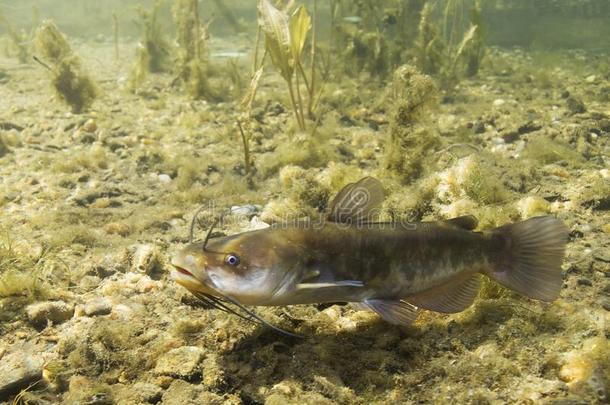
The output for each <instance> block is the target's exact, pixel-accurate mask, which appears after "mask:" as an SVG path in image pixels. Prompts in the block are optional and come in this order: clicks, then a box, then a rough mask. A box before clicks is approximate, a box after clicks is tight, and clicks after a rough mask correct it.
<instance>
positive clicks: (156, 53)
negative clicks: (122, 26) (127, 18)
mask: <svg viewBox="0 0 610 405" xmlns="http://www.w3.org/2000/svg"><path fill="white" fill-rule="evenodd" d="M162 5H163V0H156V1H155V4H154V5H153V7H152V8H151V9H150V10H145V9H143V8H141V7H140V8H138V14H139V18H140V19H139V21H137V24H138V26H139V27H140V30H141V31H142V38H141V40H140V42H139V43H138V46H137V48H136V60H135V62H134V64H133V66H132V68H131V72H130V74H129V80H128V88H129V89H130V90H131V91H136V90H137V89H138V88H139V87H140V86H141V85H142V84H143V82H144V80H146V76H147V75H148V72H151V73H158V72H165V71H166V70H167V69H168V66H169V65H170V46H169V42H168V41H167V39H166V38H165V35H164V34H163V30H162V28H161V24H160V23H159V10H160V9H161V6H162Z"/></svg>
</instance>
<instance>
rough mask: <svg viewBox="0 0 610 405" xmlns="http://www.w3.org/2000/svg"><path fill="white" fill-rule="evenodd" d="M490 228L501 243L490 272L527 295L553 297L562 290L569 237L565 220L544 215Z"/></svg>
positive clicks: (538, 298) (506, 284)
mask: <svg viewBox="0 0 610 405" xmlns="http://www.w3.org/2000/svg"><path fill="white" fill-rule="evenodd" d="M492 232H493V233H494V239H496V238H497V240H498V241H499V243H500V252H498V253H499V254H498V256H497V261H496V263H495V265H494V268H493V269H492V271H491V273H490V274H489V276H490V277H491V278H493V279H494V280H496V281H497V282H499V283H500V284H502V285H504V286H505V287H508V288H510V289H512V290H515V291H517V292H519V293H521V294H523V295H526V296H528V297H530V298H534V299H537V300H541V301H548V302H550V301H553V300H555V299H556V298H557V297H558V296H559V292H560V290H561V284H562V274H561V263H562V262H563V256H564V252H565V244H566V242H567V240H568V228H567V227H566V226H565V225H564V223H563V222H562V221H560V220H558V219H556V218H554V217H551V216H543V217H535V218H530V219H528V220H526V221H523V222H518V223H516V224H510V225H504V226H501V227H499V228H496V229H495V230H493V231H492ZM496 246H498V245H496Z"/></svg>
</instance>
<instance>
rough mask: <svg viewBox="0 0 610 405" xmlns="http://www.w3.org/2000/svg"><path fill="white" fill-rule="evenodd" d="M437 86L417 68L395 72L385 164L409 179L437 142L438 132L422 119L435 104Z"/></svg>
mask: <svg viewBox="0 0 610 405" xmlns="http://www.w3.org/2000/svg"><path fill="white" fill-rule="evenodd" d="M436 94H437V87H436V85H435V83H434V82H433V80H432V79H431V78H430V77H429V76H426V75H422V74H421V73H419V72H418V71H417V69H416V68H414V67H413V66H410V65H404V66H402V67H400V68H398V69H397V70H396V71H395V72H394V79H393V81H392V87H391V95H390V97H389V98H388V103H389V104H390V105H391V106H392V107H391V108H392V112H391V118H390V130H389V133H390V134H389V140H388V142H387V144H386V147H385V154H386V156H385V166H386V168H387V169H389V170H390V171H392V172H393V173H394V174H395V175H396V176H398V177H399V178H401V179H403V180H404V181H409V180H412V179H414V178H418V177H420V176H421V175H422V174H423V172H424V166H425V163H426V157H429V156H430V155H431V152H432V151H433V150H434V149H435V147H437V146H438V145H439V143H440V138H439V137H438V135H437V134H435V133H434V132H432V131H430V130H429V129H428V128H426V127H425V126H424V125H422V122H423V121H424V119H425V117H426V114H428V113H429V111H430V109H431V108H432V107H433V106H434V105H435V104H436V102H437V98H436Z"/></svg>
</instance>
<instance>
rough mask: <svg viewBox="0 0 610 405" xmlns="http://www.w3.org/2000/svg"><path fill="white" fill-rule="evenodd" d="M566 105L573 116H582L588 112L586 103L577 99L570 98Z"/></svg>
mask: <svg viewBox="0 0 610 405" xmlns="http://www.w3.org/2000/svg"><path fill="white" fill-rule="evenodd" d="M566 105H567V107H568V110H570V113H572V114H582V113H584V112H586V111H587V107H585V103H583V102H582V101H581V100H579V99H577V98H575V97H568V98H567V99H566Z"/></svg>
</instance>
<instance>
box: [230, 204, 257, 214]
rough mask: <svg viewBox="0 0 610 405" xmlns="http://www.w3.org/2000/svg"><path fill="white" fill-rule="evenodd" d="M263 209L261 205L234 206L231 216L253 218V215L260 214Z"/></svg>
mask: <svg viewBox="0 0 610 405" xmlns="http://www.w3.org/2000/svg"><path fill="white" fill-rule="evenodd" d="M261 209H262V207H261V206H260V205H254V204H246V205H234V206H232V207H231V214H233V215H238V216H244V217H251V216H253V215H256V214H258V213H259V212H260V210H261Z"/></svg>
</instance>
